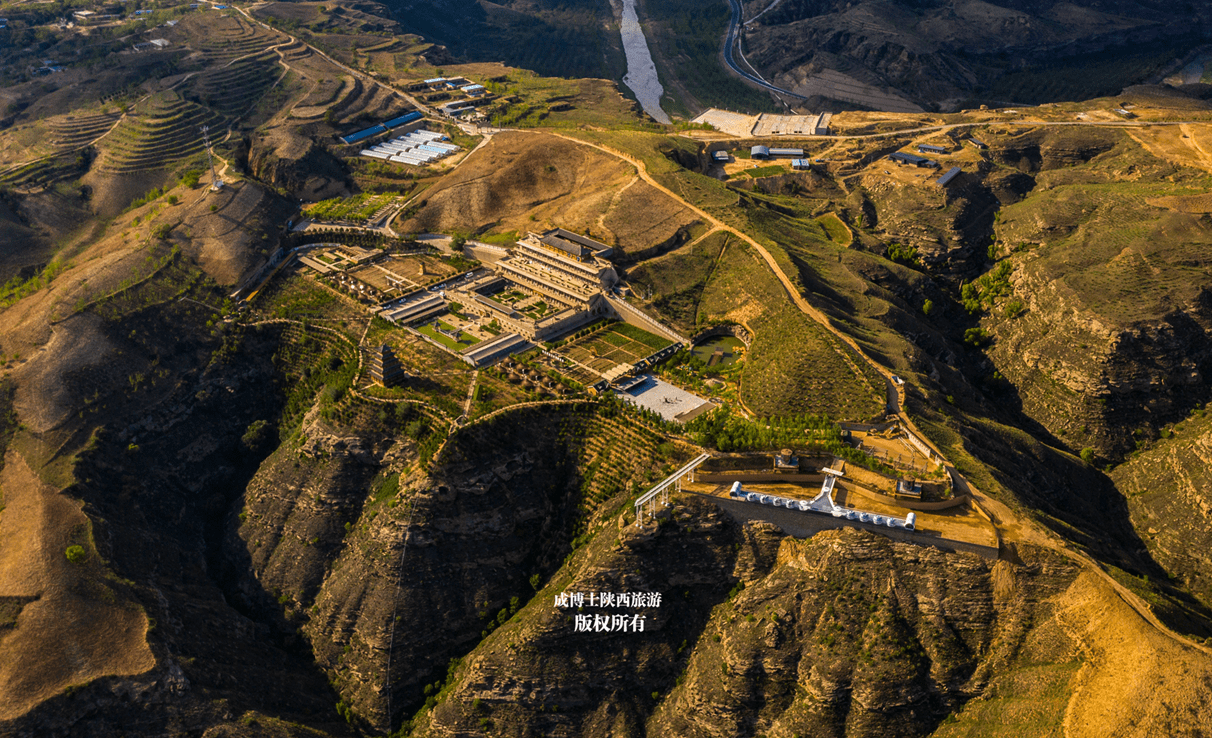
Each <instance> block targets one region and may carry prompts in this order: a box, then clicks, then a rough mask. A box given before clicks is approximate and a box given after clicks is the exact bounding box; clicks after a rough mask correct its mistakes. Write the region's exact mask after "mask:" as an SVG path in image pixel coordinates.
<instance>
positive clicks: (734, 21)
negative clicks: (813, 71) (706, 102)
mask: <svg viewBox="0 0 1212 738" xmlns="http://www.w3.org/2000/svg"><path fill="white" fill-rule="evenodd" d="M728 4H729V5H731V6H732V18H731V19H729V21H728V34H727V35H726V36H725V37H724V61H725V62H726V63H727V64H728V67H729V68H730V69H732V71H734V72H736V73H737V74H739V75H740V76H742V77H744V78H745V79H747V80H749V81H750V82H752V83H754V84H755V85H758V86H760V87H762V88H763V89H766V90H769V91H771V92H777V93H778V94H780V95H790V96H791V97H794V98H798V99H800V100H806V99H807V98H805V97H804V96H803V95H797V94H795V93H794V92H791V91H790V90H784V89H783V88H782V87H775V86H774V85H772V84H770V83H769V82H767V81H766V80H764V79H762V78H761V77H759V76H757V75H756V74H754V73H752V72H747V71H745V70H744V69H741V67H740V65H739V64H737V63H736V58H735V57H734V56H733V49H734V48H735V47H736V45H737V38H738V36H740V33H741V3H740V0H728Z"/></svg>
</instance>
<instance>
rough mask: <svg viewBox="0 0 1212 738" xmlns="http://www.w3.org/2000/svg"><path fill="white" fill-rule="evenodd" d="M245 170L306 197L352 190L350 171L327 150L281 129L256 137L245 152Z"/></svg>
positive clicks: (270, 183) (342, 193)
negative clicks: (246, 161)
mask: <svg viewBox="0 0 1212 738" xmlns="http://www.w3.org/2000/svg"><path fill="white" fill-rule="evenodd" d="M247 158H248V170H249V172H251V173H252V175H253V176H254V177H256V178H257V179H259V180H261V181H262V182H265V183H267V184H269V185H272V186H273V187H276V188H279V189H283V190H287V191H289V192H291V193H294V194H295V195H296V196H297V197H301V198H303V199H306V200H323V199H326V198H329V197H338V196H342V195H348V194H350V192H351V191H352V188H351V181H350V179H349V173H348V172H347V171H346V170H345V167H344V166H343V165H342V164H341V162H340V161H338V160H337V159H336V158H335V157H334V156H333V155H332V154H331V153H330V152H329V151H328V150H327V149H325V148H323V147H320V146H317V145H316V143H315V142H314V141H312V140H311V139H309V138H305V137H302V136H299V135H297V134H294V133H292V132H290V131H288V130H286V129H284V128H278V129H273V130H272V131H271V132H270V134H269V135H265V136H260V135H258V136H255V137H254V138H253V139H252V141H251V143H250V145H249V147H248V151H247Z"/></svg>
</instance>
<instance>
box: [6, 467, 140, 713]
mask: <svg viewBox="0 0 1212 738" xmlns="http://www.w3.org/2000/svg"><path fill="white" fill-rule="evenodd" d="M0 480H3V482H2V485H3V488H4V500H5V508H4V512H3V514H0V596H3V597H22V598H28V597H33V598H36V599H34V600H33V601H31V602H29V604H27V605H25V606H24V608H22V610H21V612H20V614H19V615H18V616H17V622H16V625H15V627H14V628H13V629H11V630H9V631H7V632H6V634H5V635H4V636H2V637H0V720H10V719H12V718H15V717H18V716H20V715H23V714H25V713H26V712H28V711H29V710H30V709H31V708H32V707H34V706H35V705H37V704H38V703H40V702H42V701H44V700H46V699H48V698H50V697H52V696H54V695H56V694H58V693H60V692H62V691H63V690H64V689H65V688H67V687H68V686H71V685H75V684H83V683H86V682H89V681H91V680H93V679H97V678H99V677H103V676H112V675H133V674H140V673H143V672H145V671H147V670H149V669H151V668H152V667H153V666H155V657H154V656H153V655H152V652H151V649H150V648H149V647H148V645H147V628H148V620H147V615H146V614H145V613H144V612H143V610H142V609H140V608H139V607H138V606H136V605H134V604H132V603H130V602H128V601H124V599H123V598H122V596H121V595H119V594H117V593H116V592H115V590H114V589H113V588H112V587H111V586H110V585H109V583H108V582H107V581H106V580H105V579H104V575H105V571H104V569H103V567H102V564H101V562H100V561H99V559H98V557H97V554H96V552H95V551H94V550H92V546H91V542H90V541H89V540H88V533H87V531H88V530H89V522H88V519H87V518H86V517H85V516H84V514H83V513H82V512H81V511H80V508H79V506H78V505H77V503H75V502H73V501H72V500H70V499H69V498H67V497H65V496H63V495H62V494H60V493H59V492H57V491H56V490H54V489H53V488H51V487H49V486H48V485H46V484H44V483H43V482H42V481H41V480H39V479H38V477H37V476H36V475H35V474H34V473H33V471H31V470H30V468H29V466H28V465H27V464H26V463H25V460H24V459H23V458H21V456H20V455H19V454H17V453H16V452H9V454H8V457H7V459H6V462H5V466H4V471H3V473H2V474H0ZM73 544H77V545H83V546H84V547H85V549H86V550H87V551H88V554H89V558H88V560H87V561H85V562H82V563H78V564H73V563H71V562H69V561H68V560H67V557H66V556H65V554H64V552H65V551H66V549H67V547H68V546H70V545H73Z"/></svg>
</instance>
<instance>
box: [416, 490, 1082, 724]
mask: <svg viewBox="0 0 1212 738" xmlns="http://www.w3.org/2000/svg"><path fill="white" fill-rule="evenodd" d="M1025 561H1026V563H1024V564H1022V565H1011V564H1009V563H1006V562H1000V563H997V564H995V565H994V564H991V563H990V562H987V561H983V560H981V559H978V558H976V557H970V556H966V555H954V554H944V553H942V552H939V551H938V550H936V549H927V548H922V547H918V546H912V545H906V544H900V543H893V542H892V541H890V540H888V539H885V538H882V537H880V536H877V535H873V534H868V533H863V532H859V531H855V530H842V531H833V532H828V533H821V534H818V535H817V536H815V537H813V538H812V539H810V540H800V541H797V540H794V539H790V538H785V537H784V536H783V535H782V533H781V532H779V531H778V530H777V529H776V528H774V527H773V526H770V525H769V524H765V523H762V524H748V525H746V526H745V527H741V526H738V525H737V524H736V523H735V522H733V521H732V520H731V519H730V518H728V517H727V516H726V515H725V514H724V513H722V512H720V511H719V510H718V509H717V508H715V506H714V505H711V504H710V503H708V502H705V501H701V500H688V501H685V502H684V503H683V504H679V505H676V506H675V507H674V508H673V509H672V511H671V513H670V514H669V517H667V518H666V519H665V520H664V521H663V522H662V523H661V525H659V526H655V527H654V526H649V527H647V528H642V529H636V528H634V527H632V526H621V527H620V529H619V530H618V531H617V532H612V531H608V530H603V532H602V533H601V534H599V536H598V537H597V539H596V540H595V541H594V542H593V543H592V544H591V545H590V546H589V547H588V548H587V550H586V551H585V552H583V553H581V554H578V556H577V557H575V558H574V559H573V560H572V561H570V562H569V565H568V566H567V567H566V568H565V570H564V571H562V572H561V574H560V575H559V576H557V577H556V578H555V580H554V581H553V582H551V583H550V584H549V586H548V587H547V588H546V589H544V591H543V592H542V593H540V595H539V596H538V597H536V598H535V600H534V601H533V602H532V603H531V604H530V605H528V606H527V607H526V608H525V609H524V610H523V611H522V612H521V613H520V614H519V615H518V616H517V617H515V618H514V619H513V620H511V621H510V622H509V623H508V624H507V625H506V626H505V627H503V628H502V629H501V630H499V631H497V632H496V633H494V634H493V635H492V636H490V637H489V638H488V639H486V640H485V641H484V642H483V643H481V644H480V646H479V647H478V648H477V649H476V650H475V651H473V652H472V653H471V654H470V655H469V656H468V657H467V659H466V660H465V662H464V664H463V666H462V667H461V668H460V670H459V672H458V675H457V679H456V680H455V682H454V683H453V685H452V686H451V687H450V688H449V692H448V693H447V694H446V695H444V699H443V701H442V702H441V703H440V704H439V705H438V706H437V707H436V708H435V709H434V710H433V711H432V712H431V713H430V714H428V715H427V716H424V719H423V720H422V721H421V722H420V724H419V725H418V728H419V730H418V733H417V734H419V735H427V736H454V735H465V734H468V733H472V732H478V731H477V728H478V729H479V730H486V729H490V730H493V731H498V732H503V733H506V734H518V735H584V736H608V735H618V734H620V733H626V734H631V735H683V736H738V735H741V736H753V735H793V734H800V735H839V736H840V735H906V736H912V735H927V734H929V733H930V732H931V730H932V729H933V727H934V726H936V725H937V724H938V723H939V721H940V720H942V718H944V717H945V716H946V715H947V714H948V713H950V712H951V711H953V710H955V709H957V708H959V707H960V706H961V705H963V704H964V703H965V702H966V701H968V700H969V699H971V698H972V697H973V696H975V695H979V694H981V693H982V692H983V691H984V690H985V689H986V687H987V686H988V684H989V683H990V681H991V679H992V678H993V676H994V674H995V672H996V671H998V670H1002V669H1007V668H1009V667H1011V666H1012V665H1014V664H1016V663H1018V662H1020V661H1021V660H1023V659H1026V658H1029V657H1028V653H1030V654H1031V656H1030V657H1038V656H1039V655H1040V652H1038V651H1036V650H1035V647H1034V645H1029V644H1030V638H1031V634H1032V629H1033V628H1034V627H1035V623H1037V622H1040V621H1042V620H1045V619H1046V618H1047V617H1048V614H1049V613H1050V612H1051V610H1052V606H1051V605H1050V604H1048V603H1047V600H1048V599H1049V598H1050V597H1052V596H1053V595H1055V594H1056V593H1058V592H1060V591H1062V590H1064V588H1065V587H1066V586H1067V585H1068V584H1069V582H1071V581H1072V579H1073V576H1074V574H1075V569H1074V567H1073V566H1072V565H1070V564H1066V563H1063V562H1062V561H1060V560H1058V559H1055V558H1052V557H1049V556H1046V555H1038V554H1034V553H1028V554H1027V556H1026V557H1025ZM729 588H731V591H729ZM561 591H573V592H576V591H579V592H589V591H595V592H598V591H608V592H622V591H630V592H635V591H656V592H661V593H662V595H663V599H662V601H661V605H660V607H659V608H638V609H636V608H623V609H622V610H612V609H601V608H594V607H589V606H586V607H585V608H584V610H583V611H578V610H576V609H575V608H573V609H563V608H559V607H556V606H554V605H553V603H554V596H555V595H557V594H558V593H559V592H561ZM620 611H621V612H624V613H625V614H627V615H629V616H635V615H637V614H638V615H643V616H645V617H646V618H647V621H646V627H645V630H644V632H643V633H631V632H628V633H619V632H614V633H606V632H603V633H583V632H577V631H576V626H575V620H574V616H575V615H578V614H585V613H587V614H591V615H596V614H599V613H607V614H610V613H613V612H620ZM1051 717H1052V718H1055V719H1059V717H1060V715H1059V714H1055V715H1052V716H1051Z"/></svg>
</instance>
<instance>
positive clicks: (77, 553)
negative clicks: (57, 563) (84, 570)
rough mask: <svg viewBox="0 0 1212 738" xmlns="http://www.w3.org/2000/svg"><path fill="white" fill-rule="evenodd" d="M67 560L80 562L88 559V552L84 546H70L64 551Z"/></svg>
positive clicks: (75, 562)
mask: <svg viewBox="0 0 1212 738" xmlns="http://www.w3.org/2000/svg"><path fill="white" fill-rule="evenodd" d="M64 554H65V555H66V556H67V560H68V561H70V562H72V563H73V564H79V563H82V562H84V561H85V560H86V559H88V552H87V551H85V550H84V546H68V547H67V550H66V551H64Z"/></svg>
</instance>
